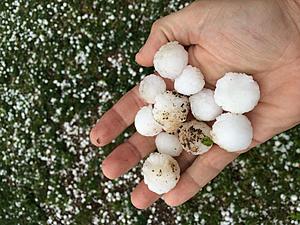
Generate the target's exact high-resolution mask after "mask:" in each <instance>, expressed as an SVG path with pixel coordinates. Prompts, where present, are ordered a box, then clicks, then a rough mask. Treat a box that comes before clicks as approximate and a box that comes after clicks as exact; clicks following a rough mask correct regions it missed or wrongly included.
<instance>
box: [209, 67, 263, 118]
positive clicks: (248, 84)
mask: <svg viewBox="0 0 300 225" xmlns="http://www.w3.org/2000/svg"><path fill="white" fill-rule="evenodd" d="M214 97H215V101H216V103H217V104H218V105H219V106H221V107H222V108H223V109H224V110H225V111H229V112H232V113H240V114H242V113H245V112H249V111H251V110H252V109H253V108H254V107H255V106H256V105H257V103H258V101H259V98H260V91H259V86H258V84H257V82H256V81H255V80H253V77H252V76H249V75H247V74H245V73H233V72H230V73H226V74H225V75H224V77H222V78H221V79H219V80H218V81H217V83H216V89H215V96H214Z"/></svg>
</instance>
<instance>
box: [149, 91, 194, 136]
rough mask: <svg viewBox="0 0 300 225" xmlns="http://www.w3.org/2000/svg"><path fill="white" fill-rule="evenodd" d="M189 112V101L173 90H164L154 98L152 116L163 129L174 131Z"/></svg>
mask: <svg viewBox="0 0 300 225" xmlns="http://www.w3.org/2000/svg"><path fill="white" fill-rule="evenodd" d="M188 113H189V101H188V98H187V97H186V96H183V95H181V94H178V93H176V92H175V91H174V92H172V91H166V92H165V93H163V94H160V95H158V96H157V97H156V98H155V104H154V107H153V116H154V119H155V121H156V122H158V123H159V124H160V125H161V126H162V127H163V129H164V130H165V131H167V132H171V133H172V132H175V131H177V129H178V128H179V126H180V125H181V123H182V122H184V121H186V119H187V115H188Z"/></svg>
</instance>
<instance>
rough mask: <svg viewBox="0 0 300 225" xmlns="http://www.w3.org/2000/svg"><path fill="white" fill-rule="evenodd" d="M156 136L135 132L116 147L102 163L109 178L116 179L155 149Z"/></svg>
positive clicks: (103, 169)
mask: <svg viewBox="0 0 300 225" xmlns="http://www.w3.org/2000/svg"><path fill="white" fill-rule="evenodd" d="M154 140H155V138H154V137H145V136H142V135H140V134H139V133H135V134H133V135H132V136H131V137H130V138H129V139H128V140H127V141H125V142H124V143H123V144H121V145H119V146H118V147H117V148H115V149H114V150H113V151H112V153H110V154H109V155H108V156H107V158H106V159H105V160H104V161H103V163H102V171H103V173H104V175H105V176H106V177H107V178H109V179H115V178H117V177H119V176H121V175H123V174H124V173H126V172H127V171H128V170H130V169H131V168H132V167H134V166H136V165H137V164H138V162H139V161H140V160H141V159H143V158H144V157H145V156H147V155H148V154H149V153H151V152H153V151H154V150H155V143H154Z"/></svg>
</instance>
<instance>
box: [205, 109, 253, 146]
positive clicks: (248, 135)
mask: <svg viewBox="0 0 300 225" xmlns="http://www.w3.org/2000/svg"><path fill="white" fill-rule="evenodd" d="M211 135H212V137H213V140H214V142H215V143H216V144H218V145H219V146H220V147H221V148H223V149H225V150H227V151H228V152H236V151H241V150H245V149H247V148H248V147H249V146H250V144H251V142H252V138H253V130H252V126H251V123H250V121H249V120H248V118H247V117H246V116H244V115H241V114H234V113H223V114H221V115H220V116H218V117H217V119H216V122H215V123H214V125H213V126H212V131H211Z"/></svg>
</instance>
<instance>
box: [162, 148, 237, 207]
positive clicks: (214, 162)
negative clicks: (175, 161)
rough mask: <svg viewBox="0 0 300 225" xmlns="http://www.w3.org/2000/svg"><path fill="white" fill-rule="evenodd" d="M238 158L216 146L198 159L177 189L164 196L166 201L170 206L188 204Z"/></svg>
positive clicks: (186, 172) (181, 179) (187, 171)
mask: <svg viewBox="0 0 300 225" xmlns="http://www.w3.org/2000/svg"><path fill="white" fill-rule="evenodd" d="M237 156H238V154H237V153H229V152H226V151H225V150H222V149H220V148H219V147H218V146H216V145H215V146H214V147H213V148H212V149H211V150H210V151H208V152H207V153H205V154H203V155H201V156H200V157H198V158H197V159H196V160H195V161H194V162H193V164H192V165H191V166H190V167H189V168H188V169H187V170H186V171H185V172H184V173H183V174H182V176H181V177H180V179H179V181H178V183H177V185H176V187H175V188H174V189H172V190H171V191H170V192H168V193H166V194H165V195H164V201H165V202H166V203H167V204H168V205H170V206H178V205H180V204H182V203H184V202H186V201H187V200H189V199H190V198H192V197H193V196H194V195H195V194H196V193H198V192H199V191H200V190H201V188H202V187H204V186H205V185H206V184H207V183H208V182H209V181H211V180H212V179H213V178H214V177H216V176H217V175H218V174H219V173H220V172H221V171H222V170H223V169H224V167H225V166H226V165H228V164H229V163H230V162H232V161H233V160H234V159H235V158H236V157H237Z"/></svg>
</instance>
